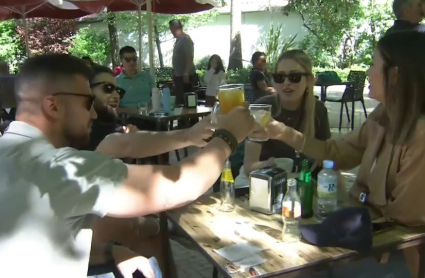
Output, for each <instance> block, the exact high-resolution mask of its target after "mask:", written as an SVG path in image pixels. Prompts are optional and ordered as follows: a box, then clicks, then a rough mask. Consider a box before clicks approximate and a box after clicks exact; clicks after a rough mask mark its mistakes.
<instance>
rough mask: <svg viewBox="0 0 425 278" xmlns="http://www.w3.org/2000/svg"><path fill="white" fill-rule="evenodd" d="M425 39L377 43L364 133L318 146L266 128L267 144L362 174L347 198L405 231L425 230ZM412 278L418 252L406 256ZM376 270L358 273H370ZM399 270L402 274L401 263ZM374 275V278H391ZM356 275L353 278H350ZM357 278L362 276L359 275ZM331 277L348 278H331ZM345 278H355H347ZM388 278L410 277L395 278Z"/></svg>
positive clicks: (275, 126) (400, 35)
mask: <svg viewBox="0 0 425 278" xmlns="http://www.w3.org/2000/svg"><path fill="white" fill-rule="evenodd" d="M424 49H425V34H424V33H420V32H416V31H410V32H395V33H393V34H389V35H386V36H384V37H383V38H382V39H381V40H380V41H379V42H378V47H377V49H376V50H375V53H374V57H373V64H372V65H371V66H370V68H369V70H368V76H369V81H370V87H369V89H370V92H369V96H370V98H372V99H375V100H377V101H379V102H380V104H379V105H378V107H376V109H375V110H374V111H373V112H372V113H371V114H370V115H369V117H368V118H367V119H366V121H365V122H364V123H363V125H362V126H361V127H359V128H357V129H355V130H354V131H352V132H351V133H349V134H347V135H346V136H345V137H344V138H343V139H340V140H327V141H324V140H318V139H317V138H313V136H312V134H311V133H310V134H309V133H308V132H306V131H301V132H300V131H298V130H296V129H294V128H292V127H290V126H288V125H287V124H285V123H282V122H279V121H271V122H270V123H269V125H268V126H267V127H266V128H267V130H268V132H269V136H270V138H274V139H276V140H278V141H281V142H283V143H286V144H288V145H289V146H291V147H292V148H294V149H296V150H300V152H302V153H303V154H305V155H306V156H308V157H311V158H313V159H316V160H325V159H329V160H333V161H334V162H335V167H336V168H338V169H342V170H346V169H352V168H354V167H357V166H360V168H359V170H358V174H357V179H356V183H355V184H354V185H353V187H352V188H351V191H350V194H351V196H353V197H354V200H359V198H360V194H362V196H364V195H366V196H367V197H366V198H362V199H363V200H364V203H366V204H369V205H372V206H374V207H375V208H377V209H379V210H380V211H381V213H382V214H383V216H385V217H387V218H389V219H392V220H393V221H395V222H397V223H401V224H404V225H408V226H424V225H425V202H424V196H425V187H424V180H425V171H424V169H425V52H424ZM403 251H404V254H405V256H406V259H407V263H408V266H409V268H410V270H411V272H412V274H413V277H417V273H418V268H419V250H418V248H417V247H411V248H408V249H404V250H403ZM373 267H379V265H378V264H377V263H375V264H374V266H369V267H367V268H366V267H364V268H362V269H359V270H358V271H360V270H362V271H363V272H364V273H367V272H369V270H370V269H373ZM400 267H404V268H405V262H404V261H403V262H401V264H400ZM384 270H385V271H386V272H385V273H387V275H388V276H385V275H379V276H377V275H376V273H374V274H375V275H374V276H372V275H371V276H366V275H362V276H361V277H384V276H385V277H390V276H389V272H388V269H383V271H384ZM356 273H357V272H356ZM359 275H360V273H359ZM335 277H347V276H345V275H341V276H338V275H335ZM350 277H360V276H351V275H350ZM391 277H408V274H405V275H396V276H391Z"/></svg>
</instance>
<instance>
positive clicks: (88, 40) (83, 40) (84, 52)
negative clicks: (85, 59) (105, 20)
mask: <svg viewBox="0 0 425 278" xmlns="http://www.w3.org/2000/svg"><path fill="white" fill-rule="evenodd" d="M69 53H71V54H72V55H75V56H78V57H82V56H89V57H90V58H91V59H92V60H93V62H95V63H98V64H101V65H107V64H109V61H110V46H109V35H108V32H107V31H100V30H97V29H96V30H95V29H92V28H90V27H85V28H81V29H79V30H78V32H77V34H76V35H75V36H74V38H73V39H72V45H71V46H70V48H69Z"/></svg>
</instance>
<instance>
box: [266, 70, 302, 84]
mask: <svg viewBox="0 0 425 278" xmlns="http://www.w3.org/2000/svg"><path fill="white" fill-rule="evenodd" d="M308 75H310V74H308V73H302V72H294V73H290V74H285V73H274V74H272V76H273V80H274V82H275V83H277V84H282V83H283V82H285V80H286V79H288V80H289V82H291V83H300V81H301V78H302V77H303V76H308Z"/></svg>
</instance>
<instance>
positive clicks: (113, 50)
mask: <svg viewBox="0 0 425 278" xmlns="http://www.w3.org/2000/svg"><path fill="white" fill-rule="evenodd" d="M107 21H108V30H109V43H110V55H111V60H112V66H113V68H115V67H117V66H119V65H120V64H121V62H120V55H119V49H120V46H119V42H118V32H117V26H116V21H115V14H114V13H113V12H110V11H108V15H107Z"/></svg>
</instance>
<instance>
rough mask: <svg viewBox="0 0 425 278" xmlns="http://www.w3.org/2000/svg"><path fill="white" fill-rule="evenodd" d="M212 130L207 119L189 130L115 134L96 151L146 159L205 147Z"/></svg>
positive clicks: (107, 138)
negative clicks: (189, 148)
mask: <svg viewBox="0 0 425 278" xmlns="http://www.w3.org/2000/svg"><path fill="white" fill-rule="evenodd" d="M212 128H213V126H212V125H211V120H210V118H209V117H207V118H205V119H203V120H202V121H200V122H199V123H197V124H196V125H194V126H193V127H191V128H189V129H183V130H176V131H164V132H150V131H137V132H134V133H128V134H121V133H114V134H111V135H109V136H107V137H106V138H105V139H104V140H103V141H102V142H100V144H99V146H98V147H97V149H96V151H99V152H101V153H104V154H107V155H110V156H113V157H118V158H123V157H129V158H144V157H149V156H154V155H159V154H162V153H167V152H170V151H173V150H177V149H182V148H185V147H188V146H198V147H204V146H205V145H206V141H204V140H206V139H208V138H210V137H211V135H212V130H211V129H212Z"/></svg>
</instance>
